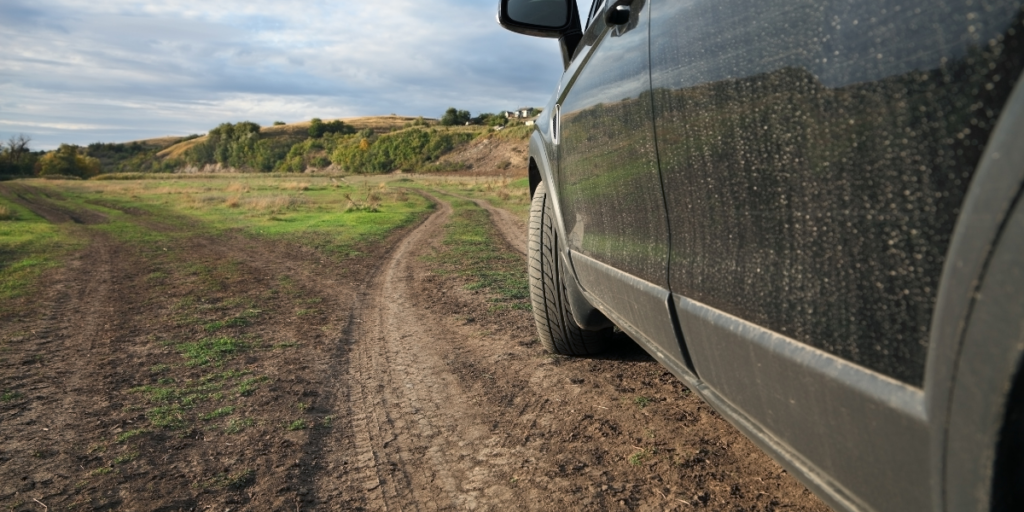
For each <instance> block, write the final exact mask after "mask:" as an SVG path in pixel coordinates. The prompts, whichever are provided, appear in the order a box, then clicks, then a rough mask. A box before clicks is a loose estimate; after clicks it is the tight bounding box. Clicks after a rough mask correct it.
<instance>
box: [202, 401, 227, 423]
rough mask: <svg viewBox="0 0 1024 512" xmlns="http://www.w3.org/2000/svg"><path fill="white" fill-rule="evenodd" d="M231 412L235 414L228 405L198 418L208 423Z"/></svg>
mask: <svg viewBox="0 0 1024 512" xmlns="http://www.w3.org/2000/svg"><path fill="white" fill-rule="evenodd" d="M233 412H235V408H234V406H231V405H229V406H227V407H221V408H220V409H217V410H214V411H210V412H208V413H206V414H204V415H202V416H200V417H199V418H200V419H202V420H206V421H210V420H213V419H217V418H223V417H224V416H227V415H229V414H231V413H233Z"/></svg>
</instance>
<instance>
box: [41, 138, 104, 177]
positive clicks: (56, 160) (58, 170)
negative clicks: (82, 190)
mask: <svg viewBox="0 0 1024 512" xmlns="http://www.w3.org/2000/svg"><path fill="white" fill-rule="evenodd" d="M80 149H81V148H79V147H78V146H75V145H73V144H61V145H60V147H59V148H57V150H56V151H51V152H49V153H47V154H45V155H43V157H42V158H40V159H39V162H38V163H37V164H36V167H37V168H38V169H39V172H38V174H39V176H75V177H78V178H91V177H93V176H96V175H97V174H99V173H100V161H99V160H97V159H96V158H93V157H91V156H86V155H85V154H84V151H83V152H81V153H80V152H79V150H80Z"/></svg>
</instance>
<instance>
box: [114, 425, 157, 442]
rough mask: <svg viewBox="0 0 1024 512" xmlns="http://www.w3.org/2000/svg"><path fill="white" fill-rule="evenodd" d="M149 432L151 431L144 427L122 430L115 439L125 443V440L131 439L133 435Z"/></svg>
mask: <svg viewBox="0 0 1024 512" xmlns="http://www.w3.org/2000/svg"><path fill="white" fill-rule="evenodd" d="M147 432H149V431H148V430H146V429H143V428H137V429H133V430H128V431H126V432H121V433H120V434H118V435H117V437H116V438H115V440H116V441H117V442H118V443H124V442H127V441H128V440H129V439H131V438H133V437H137V436H141V435H142V434H145V433H147Z"/></svg>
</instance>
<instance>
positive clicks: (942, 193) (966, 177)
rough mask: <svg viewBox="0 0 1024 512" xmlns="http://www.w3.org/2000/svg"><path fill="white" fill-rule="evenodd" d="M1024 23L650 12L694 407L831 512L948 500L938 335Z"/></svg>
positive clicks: (989, 18)
mask: <svg viewBox="0 0 1024 512" xmlns="http://www.w3.org/2000/svg"><path fill="white" fill-rule="evenodd" d="M1019 9H1020V7H1019V3H1018V2H1008V1H992V2H985V3H984V6H983V7H980V6H978V5H972V2H952V3H950V2H934V1H925V0H915V1H905V0H900V1H888V0H869V1H864V2H836V1H830V0H802V1H797V2H793V1H790V0H764V1H761V2H747V1H740V0H693V1H688V2H677V1H673V0H651V14H652V20H653V21H652V27H651V40H652V48H651V62H652V86H653V90H654V108H655V125H656V131H657V144H658V148H659V157H660V162H661V169H662V172H663V174H664V180H665V194H666V202H667V207H668V210H669V219H670V227H671V256H670V261H671V263H670V275H669V280H670V287H671V291H672V293H673V299H674V302H675V305H676V307H677V312H678V315H679V321H680V325H681V329H682V332H683V337H684V339H685V340H686V345H687V348H688V349H689V351H690V355H691V356H692V359H693V364H694V368H695V369H696V372H697V373H698V375H699V377H700V379H701V380H702V383H703V386H704V387H705V389H704V390H703V393H704V394H705V395H706V397H708V399H709V401H711V402H713V403H715V404H716V405H717V406H718V407H719V408H720V409H722V410H723V411H724V412H726V414H727V415H728V416H730V418H732V419H733V420H734V422H736V423H737V424H738V425H739V426H741V428H743V429H744V430H745V431H746V432H747V433H748V434H749V435H751V437H753V438H754V439H755V440H757V441H758V442H759V443H760V444H761V445H762V447H765V448H766V449H767V450H768V451H769V452H771V453H773V454H774V455H775V456H776V457H777V458H778V459H780V461H782V462H783V463H784V464H786V465H788V466H789V467H790V468H792V469H793V470H794V472H795V473H797V474H798V476H801V477H802V479H803V481H804V482H805V483H807V484H808V486H810V487H812V488H813V489H815V490H817V491H819V492H818V494H819V495H822V496H823V497H826V498H827V499H829V500H830V502H831V504H832V505H833V506H835V507H837V508H842V509H857V510H894V511H896V510H925V509H928V508H929V507H930V506H931V504H932V503H933V502H934V501H935V496H934V495H932V494H931V493H929V488H930V484H931V483H932V480H931V475H930V473H929V471H930V464H934V463H935V461H933V460H930V457H933V455H932V454H931V453H930V451H929V438H930V436H932V435H935V432H934V428H932V427H930V426H929V418H928V411H927V407H926V397H925V392H924V390H925V375H926V360H927V358H928V351H929V343H930V337H929V327H930V325H931V322H932V313H933V310H934V308H935V303H936V297H937V294H938V290H939V285H940V282H939V281H940V277H941V275H942V271H943V264H944V261H945V255H946V251H947V249H948V248H949V243H950V237H951V235H952V232H953V228H954V224H955V223H956V221H957V214H958V212H959V209H960V206H961V203H962V201H963V198H964V195H965V193H966V190H967V187H968V184H969V183H970V180H971V177H972V174H973V173H974V170H975V168H976V166H977V165H978V162H979V160H980V158H981V153H982V151H983V149H984V148H985V143H986V140H987V137H988V134H989V133H990V132H991V130H992V129H993V126H994V125H995V122H996V116H997V115H998V113H999V111H1000V109H1001V106H1002V104H1003V103H1005V102H1006V100H1007V97H1008V96H1009V94H1010V91H1011V89H1012V82H1013V81H1014V80H1015V79H1016V77H1017V75H1018V74H1019V70H1018V71H1014V72H1013V73H1008V64H1007V62H1008V61H1007V58H1008V57H1007V54H1008V53H1009V52H1008V51H1005V48H1004V49H1002V50H1001V48H1002V47H1003V45H1004V42H1005V41H1006V40H1007V38H1009V37H1011V36H1013V35H1014V34H1015V30H1020V29H1019V27H1018V28H1016V29H1014V28H1013V26H1014V25H1015V24H1016V25H1019V23H1020V20H1019V12H1020V10H1019ZM1009 67H1012V66H1009ZM930 428H932V430H931V431H930V430H929V429H930ZM894 482H896V483H898V484H894Z"/></svg>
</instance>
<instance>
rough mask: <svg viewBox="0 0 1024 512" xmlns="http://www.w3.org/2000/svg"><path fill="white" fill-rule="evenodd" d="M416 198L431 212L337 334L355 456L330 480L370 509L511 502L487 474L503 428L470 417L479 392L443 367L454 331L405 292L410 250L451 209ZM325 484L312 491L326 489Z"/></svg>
mask: <svg viewBox="0 0 1024 512" xmlns="http://www.w3.org/2000/svg"><path fill="white" fill-rule="evenodd" d="M425 195H427V197H428V198H429V199H431V200H432V201H433V202H434V203H435V204H437V205H438V209H437V211H436V212H435V213H434V214H433V215H432V216H431V217H430V218H429V219H427V221H425V222H424V223H423V224H422V225H420V226H419V227H418V228H417V229H416V230H415V231H413V232H412V233H410V234H409V235H408V236H407V237H405V238H404V239H403V240H402V241H401V242H400V243H399V244H398V245H397V247H396V248H395V250H394V251H393V252H392V253H391V255H390V257H389V258H388V260H387V261H386V262H385V263H384V265H383V267H382V269H381V271H380V273H379V274H378V275H377V276H375V278H374V279H373V280H372V282H371V283H370V284H369V286H368V287H367V288H366V289H365V290H364V291H363V292H361V300H360V301H359V304H358V305H357V306H356V309H355V315H354V318H353V324H352V325H353V328H352V330H351V332H350V333H349V336H350V337H347V338H346V339H345V340H343V343H346V344H347V345H348V346H349V356H348V358H349V360H348V373H347V375H346V376H345V378H346V380H347V381H348V382H347V387H348V388H349V390H350V394H349V396H348V404H347V409H348V411H349V416H350V417H351V421H352V427H353V429H354V431H353V433H352V438H353V439H352V441H353V442H352V446H353V449H354V453H352V457H353V458H354V459H355V461H356V462H355V463H354V464H350V465H349V467H348V471H349V472H348V473H347V474H341V475H337V476H336V477H337V478H338V479H339V480H341V483H340V486H341V487H343V488H345V489H347V490H348V493H349V494H350V495H362V496H363V497H364V500H363V501H362V503H361V505H362V506H364V507H366V508H368V509H371V510H404V509H424V510H464V509H477V508H484V509H490V508H505V507H508V506H510V504H512V503H515V502H516V501H518V500H516V499H515V497H514V496H513V493H512V492H511V489H508V488H507V487H504V486H502V485H500V482H501V478H500V477H498V476H496V475H494V474H492V473H493V472H492V469H493V468H494V467H496V466H501V465H504V464H505V463H506V462H507V460H505V459H506V458H507V457H505V456H504V455H505V454H503V453H500V452H504V451H507V450H502V449H500V448H501V444H502V440H503V439H504V435H503V432H504V430H505V429H500V428H499V429H495V428H493V427H494V419H493V418H487V417H486V416H487V415H486V414H485V415H481V414H479V413H478V410H479V407H478V405H477V404H475V403H474V402H477V401H479V400H478V398H479V397H478V396H476V393H475V392H474V391H472V390H468V389H465V388H464V387H463V386H462V383H460V382H459V379H458V378H457V376H456V375H455V374H453V372H452V371H451V370H450V368H449V362H448V361H447V357H446V356H450V354H446V352H447V351H448V350H449V349H451V348H452V347H454V346H457V345H459V344H460V342H461V339H462V336H463V334H462V333H458V332H453V331H452V330H450V329H449V328H448V327H447V326H446V325H445V324H444V322H441V321H439V319H437V318H433V315H432V314H430V313H428V312H426V311H424V310H423V309H422V307H421V304H420V301H421V299H423V297H421V296H420V294H418V293H416V290H415V289H414V288H413V284H414V282H415V274H416V273H417V272H421V271H422V269H421V268H420V266H419V265H418V260H417V256H419V254H421V253H422V251H423V250H424V249H425V248H427V247H429V246H430V245H431V244H432V243H436V241H437V240H439V239H440V238H441V235H442V234H443V228H444V225H445V224H446V223H447V222H448V219H449V217H450V215H451V213H452V209H451V206H450V205H449V204H448V203H447V202H445V201H442V200H439V199H437V198H436V197H435V196H432V195H429V194H425ZM341 407H342V405H341V404H339V406H338V408H341ZM321 476H324V475H321ZM329 480H332V478H331V477H330V476H328V477H327V478H326V479H322V480H321V482H320V485H319V487H320V488H321V489H322V490H325V491H326V490H329V489H331V488H334V487H336V485H334V484H332V483H330V482H329ZM496 483H499V485H496Z"/></svg>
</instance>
